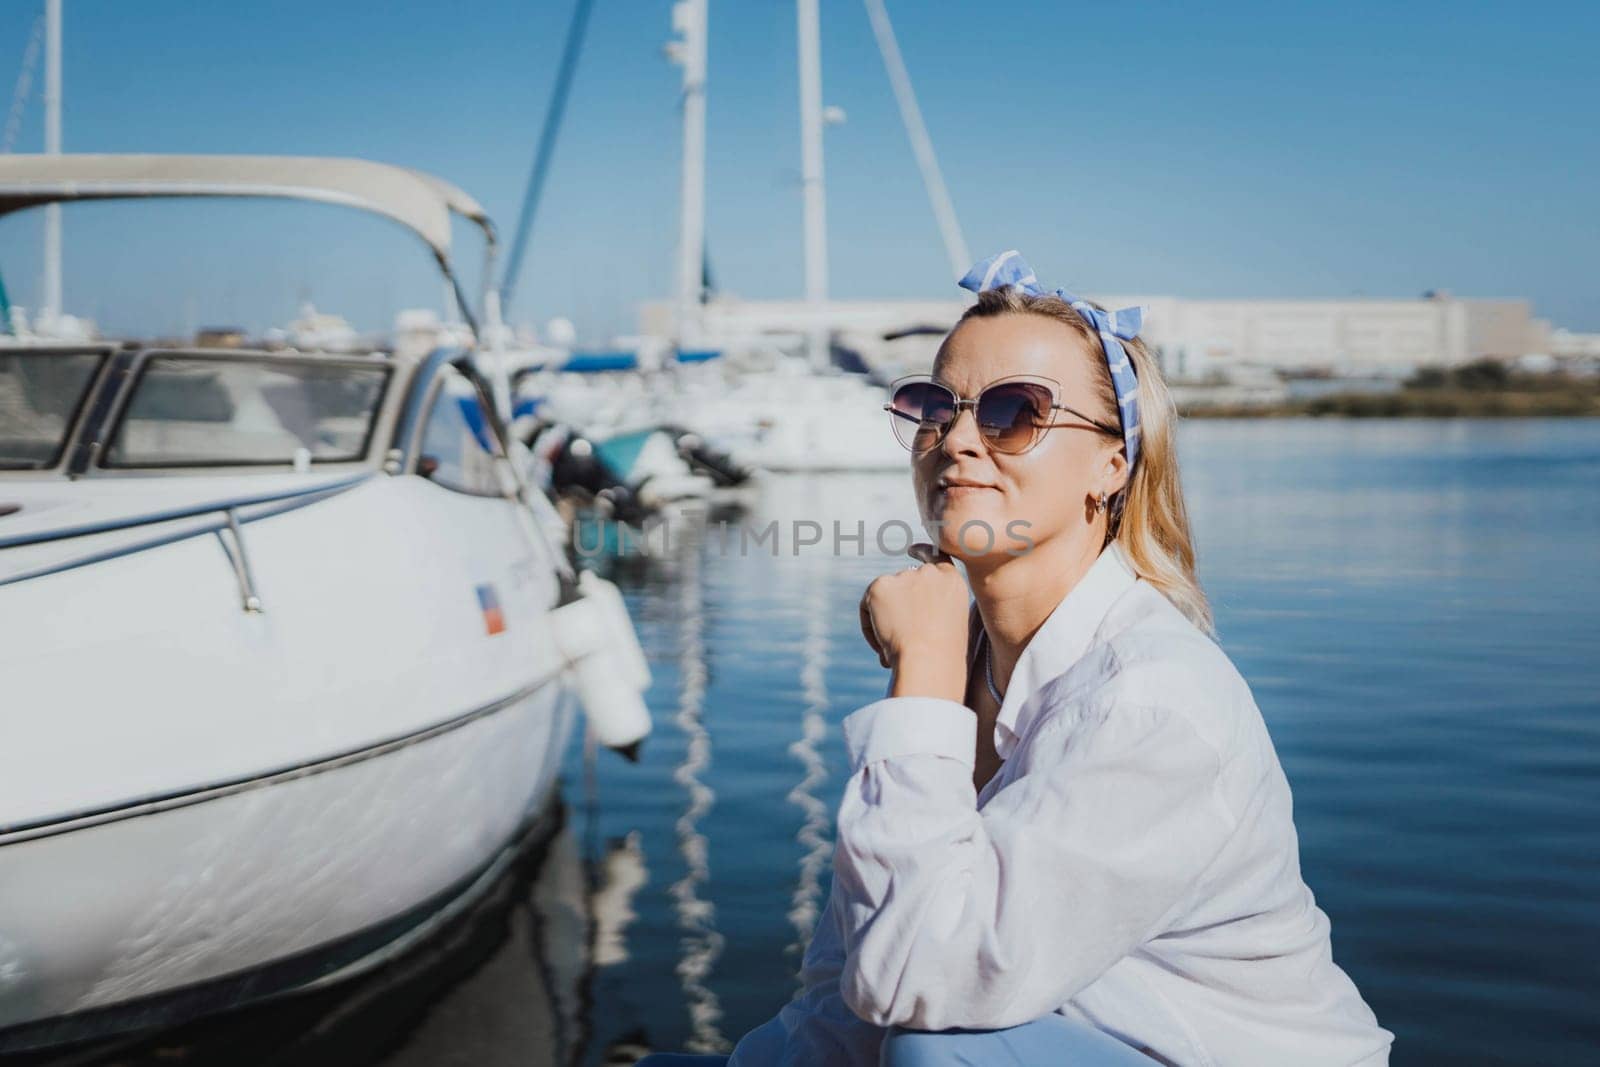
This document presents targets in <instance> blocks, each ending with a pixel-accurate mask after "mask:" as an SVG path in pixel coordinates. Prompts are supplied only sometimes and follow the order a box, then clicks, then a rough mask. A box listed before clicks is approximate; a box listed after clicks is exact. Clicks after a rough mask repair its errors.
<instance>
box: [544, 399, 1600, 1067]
mask: <svg viewBox="0 0 1600 1067" xmlns="http://www.w3.org/2000/svg"><path fill="white" fill-rule="evenodd" d="M1182 449H1183V459H1184V463H1185V475H1186V479H1187V491H1188V495H1189V499H1190V502H1191V507H1192V509H1193V512H1194V514H1193V521H1194V525H1195V528H1196V535H1197V538H1198V547H1199V552H1200V560H1201V575H1202V579H1203V580H1204V583H1205V585H1206V588H1207V590H1208V591H1209V593H1210V595H1211V597H1212V599H1213V603H1214V605H1215V608H1216V613H1217V620H1218V627H1219V632H1220V637H1221V641H1222V644H1223V646H1224V648H1225V649H1226V650H1227V651H1228V652H1229V654H1230V655H1232V656H1233V658H1234V660H1235V662H1236V663H1237V664H1238V665H1239V668H1240V670H1241V671H1242V672H1243V673H1244V675H1245V677H1246V678H1247V679H1249V681H1250V683H1251V685H1252V686H1253V688H1254V691H1255V694H1256V698H1257V702H1258V703H1259V704H1260V706H1261V708H1262V711H1263V713H1264V714H1265V716H1266V719H1267V723H1268V725H1269V727H1270V729H1271V731H1272V734H1273V737H1274V739H1275V741H1276V743H1277V747H1278V751H1279V754H1280V757H1281V758H1282V761H1283V764H1284V766H1285V769H1286V771H1287V773H1288V775H1289V779H1290V782H1291V784H1292V785H1293V787H1294V793H1295V801H1296V804H1295V811H1296V821H1297V823H1298V825H1299V830H1300V837H1301V851H1302V863H1303V867H1304V871H1305V876H1306V879H1307V881H1308V883H1309V884H1310V885H1311V887H1312V888H1313V889H1314V890H1315V892H1316V894H1317V898H1318V901H1319V903H1320V904H1321V906H1322V907H1323V908H1324V909H1325V910H1326V911H1327V912H1328V914H1329V915H1330V916H1331V917H1332V920H1333V933H1334V952H1335V957H1336V959H1337V960H1338V961H1339V962H1340V963H1341V964H1342V965H1343V966H1344V967H1345V968H1346V969H1347V970H1348V971H1349V972H1350V974H1351V975H1352V976H1353V977H1354V979H1355V980H1356V982H1357V984H1358V985H1359V986H1360V988H1361V989H1362V991H1363V993H1364V994H1365V996H1366V997H1367V999H1368V1001H1369V1003H1371V1005H1372V1006H1373V1008H1374V1010H1375V1011H1376V1012H1377V1014H1378V1017H1379V1020H1380V1021H1381V1022H1382V1023H1383V1024H1384V1025H1386V1026H1388V1027H1389V1028H1390V1029H1392V1030H1394V1031H1395V1032H1396V1034H1397V1035H1398V1037H1397V1044H1396V1053H1395V1060H1396V1062H1397V1063H1447V1062H1449V1063H1454V1062H1492V1061H1498V1062H1506V1063H1575V1062H1580V1061H1583V1060H1586V1059H1588V1058H1589V1057H1591V1056H1592V1055H1593V1054H1594V1053H1593V1050H1594V1048H1595V1046H1596V1044H1597V1043H1600V1003H1597V994H1596V989H1597V979H1600V965H1597V964H1596V962H1595V950H1596V948H1597V946H1600V833H1597V830H1600V657H1597V655H1596V650H1597V649H1600V549H1597V538H1600V423H1597V422H1593V421H1583V422H1579V421H1548V422H1547V421H1501V422H1490V421H1481V422H1480V421H1441V422H1428V421H1416V422H1412V421H1383V422H1334V421H1326V422H1324V421H1290V422H1279V421H1273V422H1265V421H1242V422H1194V423H1191V424H1189V425H1187V426H1186V427H1185V431H1184V436H1183V438H1182ZM752 513H753V514H752V517H750V518H747V519H746V520H745V521H746V522H752V521H755V524H756V526H757V527H759V526H760V525H762V524H764V523H765V522H766V521H767V518H768V517H772V516H775V517H780V518H782V519H785V520H787V519H788V518H790V517H793V516H799V517H802V518H810V517H813V516H815V517H817V518H819V519H823V520H824V525H825V526H826V525H827V522H826V520H827V519H828V518H829V517H832V516H839V517H841V518H844V519H846V520H847V522H846V530H847V532H848V530H849V529H850V528H851V527H853V524H854V520H855V519H857V518H863V519H865V521H866V522H867V524H868V530H869V531H870V530H872V529H873V528H874V527H875V525H876V523H877V522H878V521H881V520H882V519H885V518H891V517H896V516H898V517H904V518H910V517H912V516H913V515H914V511H913V510H912V507H911V502H910V497H909V491H908V489H907V488H906V486H905V485H904V483H903V480H902V479H900V478H898V477H893V478H881V477H873V478H835V479H830V480H828V481H826V482H819V481H817V480H811V479H793V480H785V481H781V482H778V483H776V484H774V485H773V486H772V487H771V488H770V490H769V491H768V492H767V493H766V494H765V496H764V498H763V499H761V500H760V501H758V502H757V503H756V504H755V505H754V506H753V508H752ZM829 540H831V530H830V531H829ZM891 540H896V541H897V540H898V538H897V537H895V538H892V539H891ZM733 547H734V548H735V549H736V547H737V540H736V539H733ZM780 548H781V550H782V551H783V552H784V553H785V554H784V555H782V556H780V557H779V558H777V559H773V558H772V557H771V556H770V555H764V554H759V553H756V554H752V555H750V556H747V557H744V558H739V556H738V555H737V552H736V551H735V552H733V553H731V554H730V555H727V556H725V555H723V554H722V552H721V550H720V548H719V546H718V543H717V541H716V540H715V539H714V538H713V539H712V540H711V541H710V543H709V544H707V545H705V546H704V547H703V548H702V550H701V551H700V552H699V553H698V554H696V553H693V552H688V551H685V552H683V553H682V554H681V555H679V556H678V557H677V558H675V559H673V560H671V561H670V562H668V563H666V564H665V565H659V564H656V565H652V566H650V567H648V568H647V569H643V570H639V571H626V570H625V571H621V572H620V573H619V580H620V581H622V582H623V583H624V585H625V587H626V588H627V589H628V590H629V593H630V599H631V602H632V604H633V606H634V608H635V609H636V617H637V618H638V620H639V624H640V627H641V630H642V633H643V637H644V641H645V643H646V645H647V648H648V651H649V653H650V656H651V659H652V662H653V664H654V667H655V670H656V679H655V685H654V688H653V690H652V693H651V704H652V706H653V708H654V709H655V712H656V716H657V719H656V722H657V726H656V733H655V735H654V736H653V737H652V738H651V740H650V742H649V747H648V749H647V751H646V754H645V757H644V761H643V763H642V764H641V765H640V766H637V767H629V766H625V765H623V764H622V763H621V762H620V761H618V760H616V759H614V758H610V757H609V756H608V755H607V754H604V753H602V756H603V757H605V758H602V759H600V760H599V761H598V763H597V775H596V778H597V782H596V789H595V793H596V795H597V797H598V802H597V806H596V808H595V809H594V812H593V813H592V818H593V821H594V823H595V824H596V825H597V828H598V833H599V835H600V836H601V837H617V836H620V835H623V834H625V833H627V832H628V831H637V832H638V834H639V837H638V839H637V840H638V846H639V851H640V852H641V853H642V858H643V863H644V866H645V867H646V868H647V870H648V881H647V882H646V883H645V884H644V886H643V887H642V888H641V889H639V891H638V892H637V894H636V895H635V896H634V898H633V903H634V908H635V909H636V911H637V912H638V918H637V919H636V920H635V921H634V922H633V924H632V925H631V926H630V927H629V928H628V929H627V932H626V946H627V958H626V959H625V960H623V961H621V962H618V963H616V964H614V965H612V966H609V967H606V968H604V969H603V970H601V971H600V972H599V974H598V975H597V977H596V982H595V984H594V989H593V996H594V1000H593V1008H592V1017H593V1020H594V1022H595V1033H594V1038H595V1047H594V1048H593V1049H592V1050H591V1052H590V1054H589V1056H588V1060H587V1062H591V1063H593V1062H600V1060H601V1055H602V1053H601V1051H600V1050H601V1049H602V1048H603V1047H604V1046H605V1045H606V1043H607V1042H608V1041H610V1040H613V1039H616V1038H621V1037H624V1036H628V1035H632V1036H635V1037H637V1036H638V1035H640V1034H646V1035H648V1040H649V1043H651V1044H652V1045H654V1046H656V1047H666V1048H672V1047H684V1046H691V1047H713V1046H718V1045H722V1044H725V1043H726V1042H728V1041H731V1040H736V1039H737V1037H738V1035H740V1034H742V1033H743V1032H744V1031H745V1030H747V1029H749V1028H750V1027H752V1026H754V1025H756V1024H758V1023H760V1022H761V1021H763V1020H764V1019H766V1018H768V1017H769V1016H770V1015H771V1014H772V1013H773V1012H774V1011H776V1010H777V1008H778V1006H779V1005H780V1004H782V1002H783V1001H784V1000H785V999H787V997H788V996H789V995H790V993H791V992H792V990H793V989H794V981H793V973H794V969H795V967H796V965H797V963H798V946H799V944H800V943H801V940H802V935H803V933H804V932H805V931H807V930H809V928H810V923H811V921H812V920H813V918H814V913H815V910H816V907H817V906H818V904H819V902H820V900H821V897H822V894H823V893H824V891H825V887H826V883H827V870H826V858H827V847H828V844H829V842H830V841H831V829H832V823H831V815H832V811H833V809H834V807H835V805H836V804H837V800H838V795H839V791H840V789H841V787H842V779H843V775H844V771H845V764H844V756H843V749H842V745H841V740H840V735H839V729H838V724H839V721H840V719H841V718H842V717H843V716H844V715H846V714H848V713H849V712H850V711H851V710H853V709H854V708H856V707H858V706H860V705H861V704H863V703H866V702H867V701H869V700H872V699H875V698H876V697H877V696H879V695H881V693H882V687H883V684H884V673H883V671H882V670H881V669H880V668H879V667H878V666H877V663H876V660H875V658H874V657H873V656H872V655H871V654H870V653H869V652H868V650H867V649H866V647H865V645H864V644H863V643H862V641H861V638H860V635H859V633H858V631H857V621H856V610H855V604H856V600H857V598H859V596H860V593H861V590H862V588H863V587H864V586H865V584H866V582H867V581H869V580H870V579H871V578H872V577H873V576H874V575H876V574H878V573H881V572H883V571H884V570H888V569H893V568H895V567H898V566H900V565H901V563H900V561H897V560H890V559H887V558H885V557H882V556H878V555H876V554H875V549H874V547H873V545H872V544H871V541H870V535H869V543H868V546H867V553H868V554H867V555H866V556H865V557H864V558H856V557H855V556H853V555H847V556H845V557H844V558H842V559H840V558H835V557H833V556H832V555H831V544H828V543H825V544H824V545H822V546H818V547H817V548H811V549H802V550H801V554H800V555H799V556H793V555H790V554H788V553H789V552H790V551H791V549H790V546H789V544H788V543H787V542H786V543H784V544H782V545H780ZM846 550H847V551H850V552H853V551H854V546H846ZM571 770H572V773H571V775H570V776H569V779H570V781H571V783H572V784H573V785H574V786H578V785H580V784H581V782H582V775H581V754H580V753H574V762H573V763H572V765H571ZM569 798H570V800H571V802H572V804H573V805H574V806H575V808H581V806H582V805H583V804H584V803H585V800H584V792H583V790H582V789H580V788H573V789H571V790H569Z"/></svg>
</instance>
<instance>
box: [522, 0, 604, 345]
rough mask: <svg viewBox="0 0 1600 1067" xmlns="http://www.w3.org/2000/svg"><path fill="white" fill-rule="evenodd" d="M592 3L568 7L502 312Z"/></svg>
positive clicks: (546, 169) (530, 223)
mask: <svg viewBox="0 0 1600 1067" xmlns="http://www.w3.org/2000/svg"><path fill="white" fill-rule="evenodd" d="M593 7H594V0H578V3H577V6H576V7H574V8H573V10H572V21H571V22H570V23H569V24H568V25H567V41H566V44H565V45H564V46H563V47H562V50H561V65H560V67H559V68H557V71H556V85H555V92H553V93H552V94H551V96H550V104H549V106H548V107H547V108H546V109H545V113H544V126H543V128H542V129H541V130H540V131H539V147H538V148H537V149H536V150H535V151H534V155H533V170H532V171H531V172H530V173H529V174H528V187H527V190H526V191H525V192H524V193H523V196H522V212H521V214H520V215H519V216H518V217H517V233H516V237H515V238H513V240H512V242H511V255H510V257H509V258H508V259H507V260H506V272H505V275H504V276H503V277H502V278H501V280H500V313H501V314H502V315H504V314H506V313H507V311H508V310H509V309H510V307H511V296H512V293H513V291H514V290H515V289H516V285H517V275H518V274H519V273H521V270H522V253H523V251H524V250H525V249H526V248H527V244H528V234H529V232H530V231H531V230H532V229H533V216H534V212H535V211H537V210H538V207H539V197H540V195H541V194H542V193H543V192H544V182H545V178H546V176H548V174H549V173H550V157H551V156H552V155H554V152H555V144H556V135H557V134H559V133H560V132H561V119H562V117H563V115H564V114H565V113H566V110H567V95H568V92H569V91H570V90H571V88H572V78H573V75H574V74H575V73H576V72H577V69H578V54H579V52H580V51H582V49H583V36H584V32H585V30H587V29H588V26H589V12H590V10H591V9H592V8H593Z"/></svg>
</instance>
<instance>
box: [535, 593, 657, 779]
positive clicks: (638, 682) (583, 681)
mask: <svg viewBox="0 0 1600 1067" xmlns="http://www.w3.org/2000/svg"><path fill="white" fill-rule="evenodd" d="M578 591H579V593H580V594H581V595H580V596H579V598H578V599H577V600H574V601H573V602H572V603H570V604H563V605H562V606H561V607H559V608H557V609H556V610H555V611H554V612H553V613H552V622H553V625H554V631H555V635H556V644H557V646H558V647H559V648H560V649H561V654H562V657H563V658H564V659H566V660H567V662H568V664H569V665H570V669H571V671H572V674H573V683H574V686H575V688H576V689H577V691H578V698H579V699H580V700H581V701H582V703H583V710H584V714H585V715H586V716H587V717H588V720H589V727H590V729H592V730H593V731H594V735H595V739H596V740H597V741H599V742H600V743H601V744H602V745H605V746H606V747H607V748H615V749H620V750H622V751H623V753H624V754H625V755H626V754H629V752H630V750H636V749H637V746H638V744H639V742H640V741H642V740H644V738H645V737H646V736H647V735H648V734H649V733H650V709H649V708H647V707H646V706H645V702H644V691H645V690H646V689H647V688H649V686H650V667H649V664H647V663H646V662H645V658H644V650H643V649H642V648H640V647H639V637H638V635H637V634H636V633H635V632H634V629H633V620H632V619H631V618H629V616H628V608H627V605H626V604H624V603H623V600H622V593H621V592H620V591H619V590H618V589H617V587H616V586H615V585H613V584H612V583H610V582H608V581H606V580H605V579H604V578H601V577H600V576H599V575H597V574H595V573H593V572H592V571H585V572H583V573H582V574H580V575H579V576H578Z"/></svg>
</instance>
